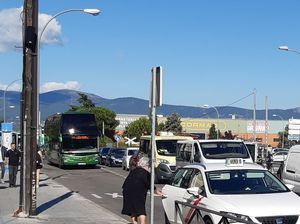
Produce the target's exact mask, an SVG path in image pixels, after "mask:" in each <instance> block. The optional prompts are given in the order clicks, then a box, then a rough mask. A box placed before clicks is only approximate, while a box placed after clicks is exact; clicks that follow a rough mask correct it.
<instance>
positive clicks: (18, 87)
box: [0, 81, 22, 92]
mask: <svg viewBox="0 0 300 224" xmlns="http://www.w3.org/2000/svg"><path fill="white" fill-rule="evenodd" d="M20 82H21V81H20ZM6 87H7V84H2V83H0V89H1V90H5V89H6ZM21 88H22V87H21V84H19V83H13V84H12V85H10V86H9V87H8V89H7V91H17V92H21V91H22V89H21Z"/></svg>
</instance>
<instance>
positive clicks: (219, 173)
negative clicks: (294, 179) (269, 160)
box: [162, 158, 300, 224]
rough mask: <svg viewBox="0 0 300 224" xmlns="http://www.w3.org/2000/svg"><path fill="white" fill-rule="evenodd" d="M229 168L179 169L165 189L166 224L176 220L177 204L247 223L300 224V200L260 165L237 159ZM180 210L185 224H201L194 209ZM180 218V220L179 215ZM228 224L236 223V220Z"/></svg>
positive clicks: (208, 222)
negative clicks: (191, 205)
mask: <svg viewBox="0 0 300 224" xmlns="http://www.w3.org/2000/svg"><path fill="white" fill-rule="evenodd" d="M230 161H234V162H230ZM236 161H238V163H237V162H236ZM226 164H227V165H226ZM226 164H220V163H215V164H212V163H210V164H205V165H203V164H197V165H189V166H185V167H184V168H179V169H178V170H177V172H176V173H175V175H174V177H173V180H172V182H171V183H170V184H168V185H165V186H164V187H163V189H162V192H163V194H164V195H165V197H164V199H163V201H162V202H163V207H164V211H165V217H166V223H173V222H174V220H175V200H177V201H180V202H185V203H188V204H193V205H197V206H199V207H200V208H201V207H203V208H206V209H209V210H213V211H216V212H223V214H224V213H226V214H228V215H229V214H230V216H231V217H235V218H240V219H242V220H244V221H253V222H255V223H275V224H284V223H297V224H300V218H299V215H300V197H299V196H298V195H296V194H295V193H294V192H292V191H290V189H289V188H288V187H287V186H285V185H284V184H283V183H282V182H281V181H280V180H278V179H277V178H276V177H275V176H274V175H273V174H271V173H270V172H269V171H268V170H266V169H264V168H263V167H261V166H259V165H257V164H254V163H243V160H242V159H238V158H234V159H227V161H226ZM289 187H290V188H292V186H289ZM180 208H181V210H182V215H183V219H184V220H183V222H184V223H202V222H200V220H199V219H200V217H199V216H197V215H195V216H194V215H193V213H194V212H195V209H193V208H190V207H188V206H182V205H180ZM201 216H202V217H203V220H204V222H205V224H217V223H219V222H220V220H221V219H222V217H221V216H219V215H215V214H212V213H207V212H204V211H201ZM177 217H178V218H177V220H180V218H179V215H178V216H177ZM194 218H195V219H196V220H195V219H194ZM191 219H192V220H191ZM228 221H229V222H230V223H233V222H236V221H234V220H233V219H229V220H228ZM180 223H182V222H180Z"/></svg>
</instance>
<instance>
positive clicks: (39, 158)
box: [36, 147, 43, 188]
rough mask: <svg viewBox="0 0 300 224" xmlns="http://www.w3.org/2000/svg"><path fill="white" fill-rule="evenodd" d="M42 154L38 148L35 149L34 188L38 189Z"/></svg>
mask: <svg viewBox="0 0 300 224" xmlns="http://www.w3.org/2000/svg"><path fill="white" fill-rule="evenodd" d="M42 158H43V153H42V150H41V148H40V147H37V154H36V187H37V188H39V187H40V171H41V169H42V168H43V159H42Z"/></svg>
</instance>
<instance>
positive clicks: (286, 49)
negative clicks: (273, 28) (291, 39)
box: [278, 46, 300, 54]
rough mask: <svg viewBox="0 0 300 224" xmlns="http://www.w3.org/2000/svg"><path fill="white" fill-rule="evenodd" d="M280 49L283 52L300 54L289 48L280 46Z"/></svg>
mask: <svg viewBox="0 0 300 224" xmlns="http://www.w3.org/2000/svg"><path fill="white" fill-rule="evenodd" d="M278 49H279V50H281V51H291V52H295V53H297V54H300V51H297V50H294V49H290V48H289V47H288V46H279V47H278Z"/></svg>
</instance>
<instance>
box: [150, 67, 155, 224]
mask: <svg viewBox="0 0 300 224" xmlns="http://www.w3.org/2000/svg"><path fill="white" fill-rule="evenodd" d="M155 74H156V73H155V72H153V73H152V86H151V88H152V102H151V120H152V131H151V187H150V195H151V197H150V202H151V208H150V211H151V214H150V224H154V180H155V178H154V175H155V169H154V165H155V161H156V160H155V148H156V145H155V117H156V115H155V112H156V111H155V109H156V108H155V99H156V78H155Z"/></svg>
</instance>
